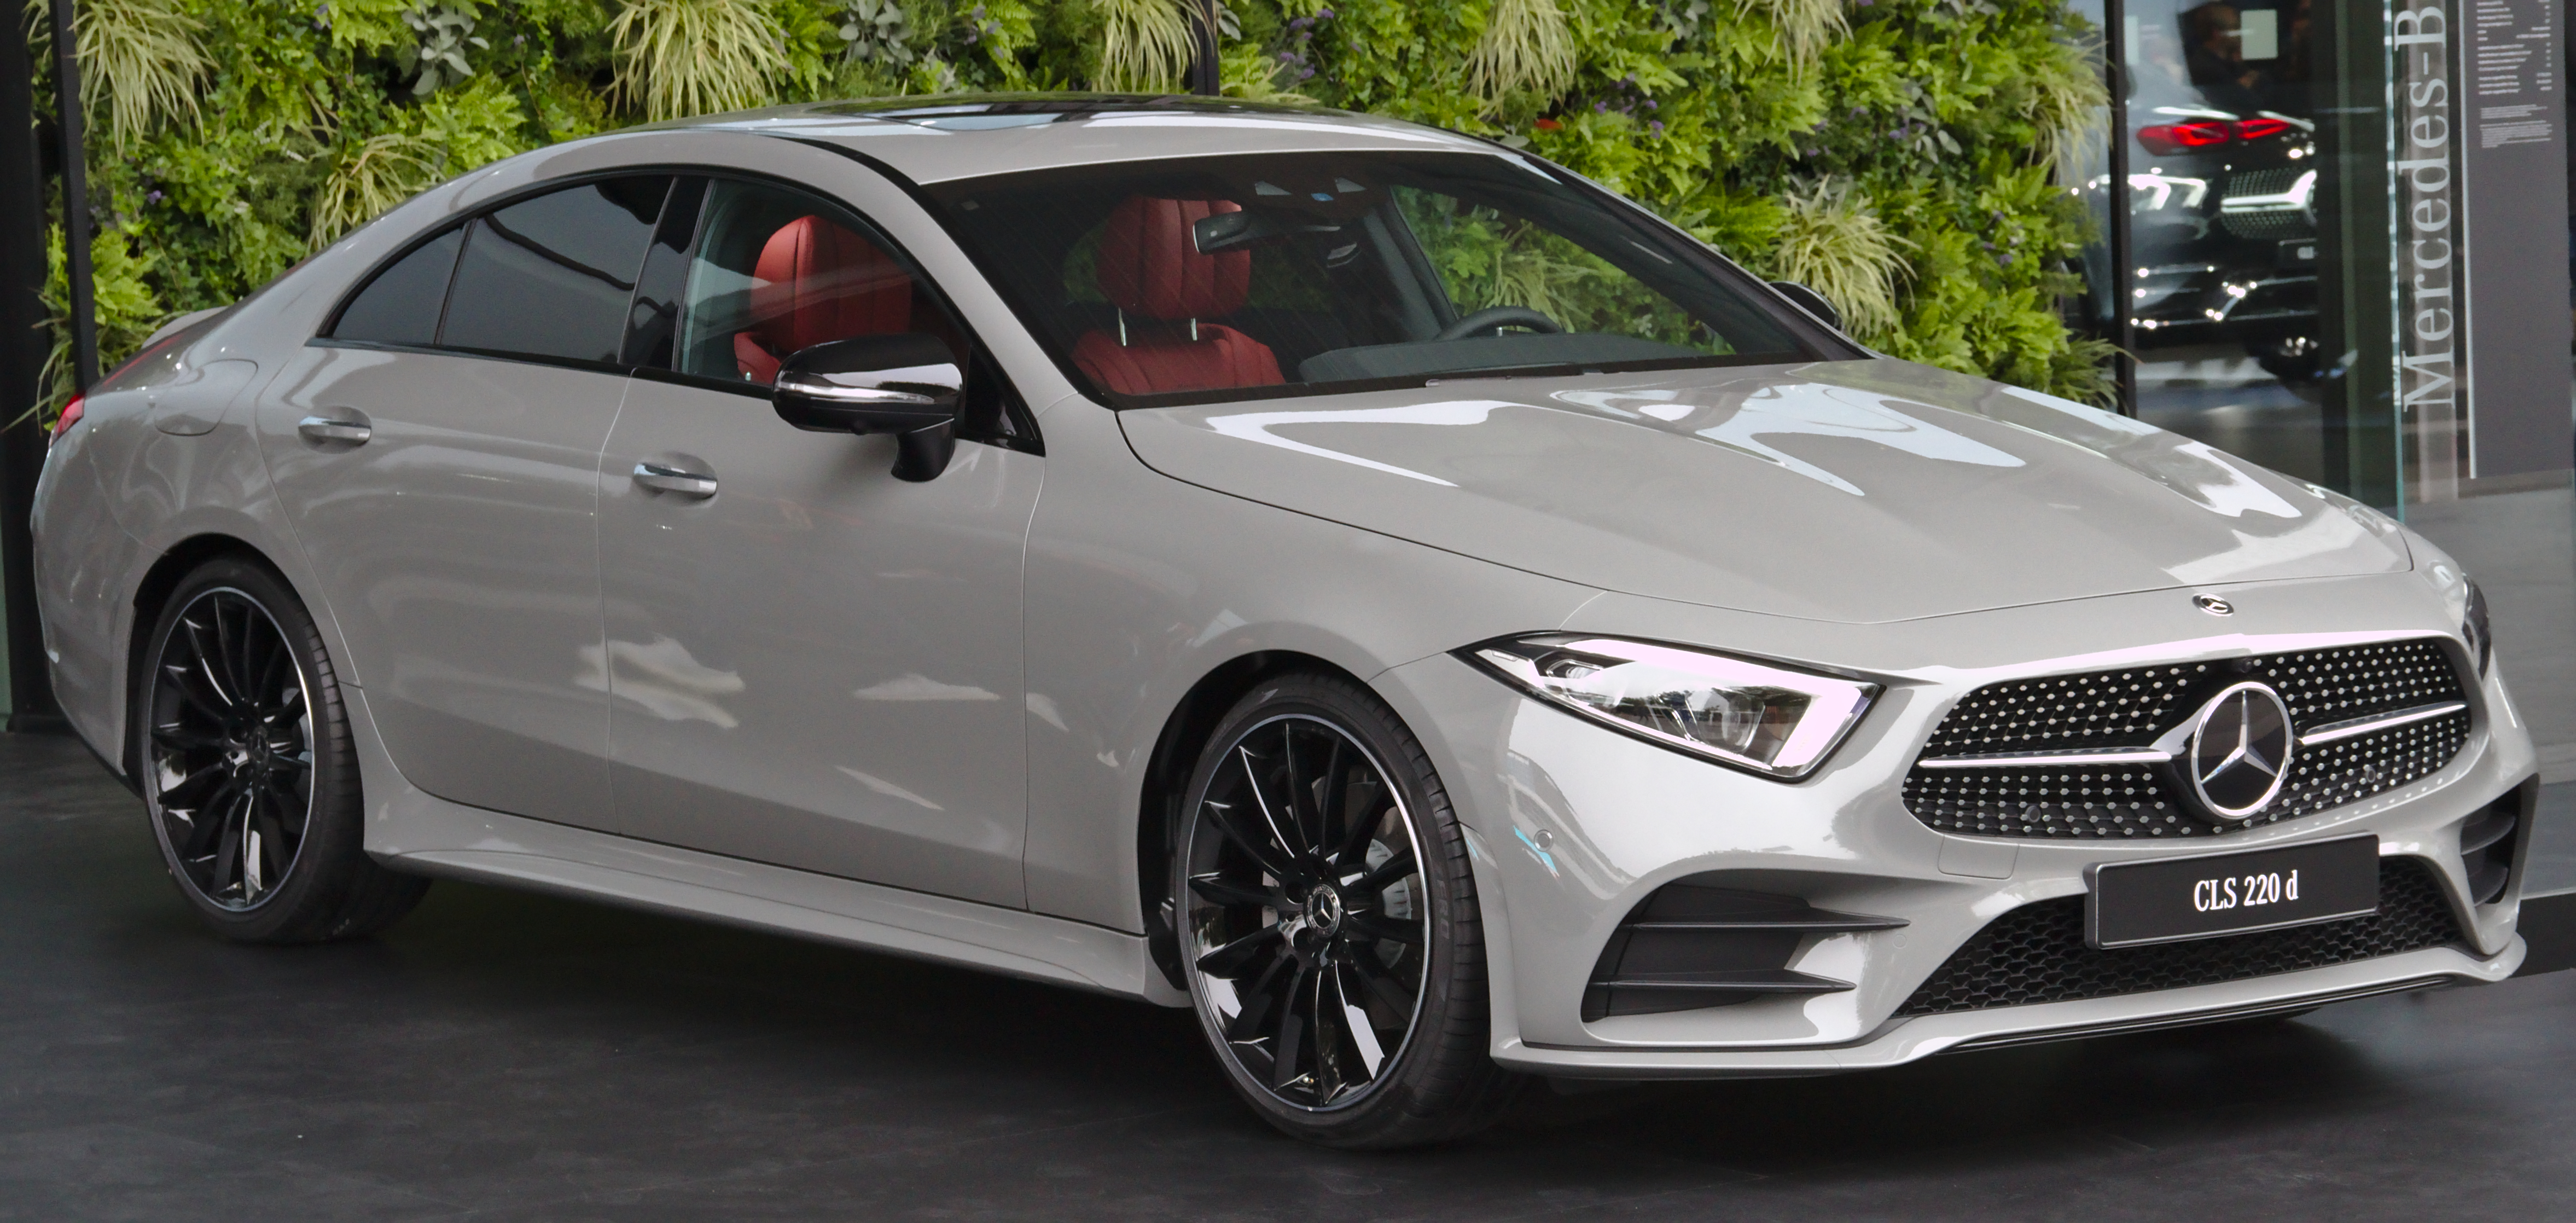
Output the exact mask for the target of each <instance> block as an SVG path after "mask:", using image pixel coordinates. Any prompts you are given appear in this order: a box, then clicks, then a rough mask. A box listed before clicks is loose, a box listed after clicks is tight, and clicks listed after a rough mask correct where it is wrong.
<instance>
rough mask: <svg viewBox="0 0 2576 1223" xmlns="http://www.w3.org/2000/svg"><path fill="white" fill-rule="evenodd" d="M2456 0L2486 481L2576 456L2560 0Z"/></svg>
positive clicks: (2481, 463) (2474, 467)
mask: <svg viewBox="0 0 2576 1223" xmlns="http://www.w3.org/2000/svg"><path fill="white" fill-rule="evenodd" d="M2455 2H2457V3H2460V4H2462V5H2463V7H2464V9H2465V11H2466V24H2465V26H2464V27H2463V28H2462V29H2461V31H2460V34H2461V43H2462V62H2461V64H2460V80H2459V85H2460V87H2461V88H2460V95H2461V96H2460V111H2461V113H2460V130H2459V158H2460V201H2459V205H2460V213H2461V226H2460V243H2461V253H2462V256H2463V258H2464V259H2465V261H2466V264H2467V268H2466V275H2465V276H2464V278H2463V283H2462V286H2461V287H2462V290H2463V292H2464V294H2465V296H2466V299H2467V300H2466V304H2467V307H2468V311H2467V314H2468V318H2467V325H2466V326H2465V327H2464V328H2463V333H2464V335H2463V338H2464V339H2465V341H2466V343H2465V345H2464V347H2465V351H2466V352H2467V354H2468V356H2467V366H2468V372H2469V377H2468V379H2467V385H2468V386H2469V387H2470V388H2471V390H2472V394H2471V395H2470V396H2469V402H2468V405H2467V407H2468V410H2467V411H2466V412H2465V413H2464V414H2463V419H2464V420H2465V421H2466V422H2467V426H2468V430H2469V446H2468V455H2467V458H2468V469H2467V470H2466V471H2465V472H2463V473H2461V474H2463V475H2465V476H2469V477H2472V478H2474V479H2477V480H2481V481H2484V480H2493V479H2497V478H2499V477H2507V476H2524V477H2529V476H2532V475H2534V474H2536V473H2541V472H2558V471H2565V470H2567V468H2568V467H2569V466H2570V465H2571V463H2576V429H2571V416H2570V413H2569V410H2568V396H2569V385H2568V381H2569V379H2568V353H2567V346H2568V305H2569V303H2568V297H2567V259H2566V256H2565V254H2564V252H2565V247H2564V245H2563V243H2564V242H2565V240H2566V234H2567V228H2566V227H2567V134H2566V126H2565V103H2566V94H2565V93H2564V92H2563V91H2564V89H2565V88H2566V85H2565V82H2564V81H2563V80H2562V79H2561V76H2562V73H2563V69H2562V67H2561V59H2560V56H2561V54H2562V47H2561V41H2560V40H2561V39H2562V38H2563V37H2564V36H2565V31H2564V30H2562V29H2561V28H2560V24H2559V23H2560V20H2561V17H2560V14H2559V11H2558V10H2559V4H2560V0H2455ZM2505 487H2508V488H2510V487H2511V486H2510V485H2508V486H2505Z"/></svg>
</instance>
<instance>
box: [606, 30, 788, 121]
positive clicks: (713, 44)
mask: <svg viewBox="0 0 2576 1223" xmlns="http://www.w3.org/2000/svg"><path fill="white" fill-rule="evenodd" d="M608 37H609V41H610V42H611V43H612V44H613V45H614V46H615V47H616V49H617V82H616V86H615V89H616V92H617V95H618V97H619V99H620V100H621V101H622V102H624V103H625V104H626V105H628V106H630V107H636V108H638V109H641V110H642V111H643V112H644V117H645V118H647V119H652V120H657V121H658V120H662V119H679V118H685V117H687V116H689V115H705V114H715V113H719V112H722V111H729V110H747V109H749V108H751V107H754V106H762V105H766V104H767V103H769V102H770V101H772V100H773V98H774V94H773V92H772V82H773V81H774V80H775V79H776V78H777V77H779V76H782V75H784V74H785V73H786V72H787V71H788V69H789V67H790V64H789V63H788V59H787V53H786V52H785V50H783V47H784V45H785V43H786V39H787V32H786V31H785V30H784V29H783V28H781V27H780V25H779V23H778V19H777V18H776V17H773V16H771V15H770V12H769V10H768V9H766V8H763V7H761V6H760V5H759V4H757V3H754V2H753V0H627V3H626V5H625V7H624V8H622V9H620V10H619V11H618V14H617V20H615V21H613V22H611V23H609V27H608Z"/></svg>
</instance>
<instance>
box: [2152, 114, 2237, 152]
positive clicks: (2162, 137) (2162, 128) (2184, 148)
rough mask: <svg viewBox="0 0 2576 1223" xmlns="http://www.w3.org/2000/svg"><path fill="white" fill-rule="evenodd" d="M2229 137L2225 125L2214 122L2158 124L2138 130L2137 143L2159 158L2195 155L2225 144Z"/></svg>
mask: <svg viewBox="0 0 2576 1223" xmlns="http://www.w3.org/2000/svg"><path fill="white" fill-rule="evenodd" d="M2229 139H2230V137H2229V136H2228V133H2227V125H2226V124H2224V123H2220V122H2217V121H2215V120H2201V121H2199V122H2195V123H2158V124H2155V125H2153V126H2150V127H2142V128H2139V129H2138V143H2140V144H2143V145H2145V146H2147V151H2148V152H2150V153H2154V154H2156V155H2158V156H2160V157H2171V156H2173V155H2174V154H2176V153H2196V152H2199V151H2200V150H2202V149H2205V148H2208V147H2209V146H2211V145H2214V144H2225V143H2227V142H2228V140H2229Z"/></svg>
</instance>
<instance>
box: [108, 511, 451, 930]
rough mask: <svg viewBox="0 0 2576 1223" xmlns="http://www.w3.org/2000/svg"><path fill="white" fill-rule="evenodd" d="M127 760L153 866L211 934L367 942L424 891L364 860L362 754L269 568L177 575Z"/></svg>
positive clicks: (146, 655) (294, 609)
mask: <svg viewBox="0 0 2576 1223" xmlns="http://www.w3.org/2000/svg"><path fill="white" fill-rule="evenodd" d="M142 657H143V659H144V662H145V665H144V666H143V667H142V668H141V669H140V671H139V672H138V674H137V675H136V676H135V681H134V701H135V703H134V709H135V711H136V716H135V717H134V719H133V724H134V740H135V741H134V759H135V761H136V762H137V764H138V765H139V766H140V767H139V772H140V776H139V777H138V779H137V780H139V781H140V782H141V783H142V784H141V789H142V791H143V805H144V810H145V812H146V814H147V815H148V816H149V817H150V819H151V821H152V831H153V838H154V839H155V840H156V841H158V842H159V844H160V846H161V861H162V865H163V866H165V867H166V868H167V869H168V870H169V872H170V880H171V882H172V883H173V884H175V885H177V887H178V889H179V894H180V895H181V896H184V897H186V898H187V900H188V903H189V906H190V907H191V908H193V909H195V910H196V912H197V916H198V917H199V918H200V919H202V920H203V921H204V922H205V923H206V925H207V926H208V927H209V928H211V929H212V930H214V931H215V933H217V934H220V935H222V936H224V937H225V938H228V939H232V940H235V941H237V942H244V943H315V942H322V941H326V940H330V939H341V938H355V937H359V936H362V935H366V934H372V933H374V932H375V931H377V930H381V929H383V928H384V927H385V926H387V925H390V924H391V923H392V922H393V921H394V920H395V919H397V918H399V917H401V916H402V915H403V914H404V913H407V912H409V911H410V910H411V907H412V906H413V905H416V904H418V903H420V898H421V895H422V894H423V893H424V892H426V891H428V890H429V881H428V880H427V879H424V878H420V877H418V876H412V875H402V874H396V873H395V872H392V871H389V870H386V869H384V868H383V867H381V866H378V865H376V863H375V861H374V860H373V859H371V858H369V857H368V856H367V854H366V847H365V844H364V836H363V827H362V824H361V821H360V813H361V811H362V808H363V804H362V802H361V800H360V795H359V784H358V755H357V748H356V744H355V743H354V741H353V740H352V739H351V737H350V733H349V719H348V711H347V709H346V707H345V706H343V704H342V703H341V700H340V689H339V684H338V682H337V680H336V679H335V678H334V672H333V671H332V668H331V659H330V656H329V654H328V653H326V652H325V651H324V649H323V646H322V635H321V633H320V632H319V631H317V630H316V629H315V628H314V625H313V618H312V616H310V615H308V614H307V613H306V612H305V610H304V605H303V603H302V602H301V601H299V600H298V599H297V598H296V597H295V594H294V592H293V591H292V590H289V589H288V588H287V585H286V583H285V582H284V581H283V580H281V579H280V578H278V577H277V575H276V574H274V573H273V572H271V571H270V570H269V569H267V568H266V567H265V566H262V565H259V564H257V563H255V562H253V561H250V560H246V559H240V558H232V557H225V558H219V559H216V560H212V561H209V562H207V563H206V564H204V565H201V566H199V567H198V568H197V569H196V570H194V571H193V572H191V573H189V574H188V576H187V577H185V578H183V579H181V580H180V582H179V585H178V587H177V588H176V589H174V590H172V591H171V592H170V598H169V600H168V601H167V602H166V603H164V604H163V605H162V611H161V615H160V617H159V619H158V620H157V621H155V622H154V624H153V625H152V629H151V633H150V635H149V636H147V637H146V638H145V639H144V650H143V654H142Z"/></svg>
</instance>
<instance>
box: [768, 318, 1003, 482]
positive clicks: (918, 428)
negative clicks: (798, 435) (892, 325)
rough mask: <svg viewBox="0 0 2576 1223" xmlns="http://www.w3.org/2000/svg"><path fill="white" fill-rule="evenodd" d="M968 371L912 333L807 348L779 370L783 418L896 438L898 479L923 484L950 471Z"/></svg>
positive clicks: (937, 344)
mask: <svg viewBox="0 0 2576 1223" xmlns="http://www.w3.org/2000/svg"><path fill="white" fill-rule="evenodd" d="M965 385H966V372H965V371H964V370H963V369H961V368H959V366H958V364H957V357H956V354H954V353H952V352H950V351H949V349H948V345H947V344H946V343H945V342H944V341H942V340H940V339H939V338H938V337H936V336H927V335H922V334H920V333H918V332H907V333H903V334H900V335H867V336H859V337H856V338H854V339H848V340H834V341H832V342H830V343H828V344H817V345H815V346H813V347H811V348H805V349H800V350H798V351H797V352H796V354H795V355H794V356H791V357H789V358H787V360H786V361H784V362H782V363H780V365H779V367H778V379H777V381H776V382H774V383H772V384H771V387H770V402H771V404H772V405H773V406H775V407H776V408H777V409H778V417H779V419H781V420H784V421H786V422H787V423H788V424H791V425H794V426H796V427H797V428H799V429H810V430H813V431H815V432H818V433H860V434H866V433H891V434H893V435H894V437H895V445H896V447H897V449H896V451H895V460H894V477H895V478H896V479H898V480H909V481H912V482H914V483H921V482H923V481H927V480H936V479H938V478H939V473H941V472H943V471H946V470H948V459H949V456H950V455H952V454H954V453H956V450H957V404H958V396H959V393H960V392H961V391H962V390H964V388H965Z"/></svg>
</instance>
